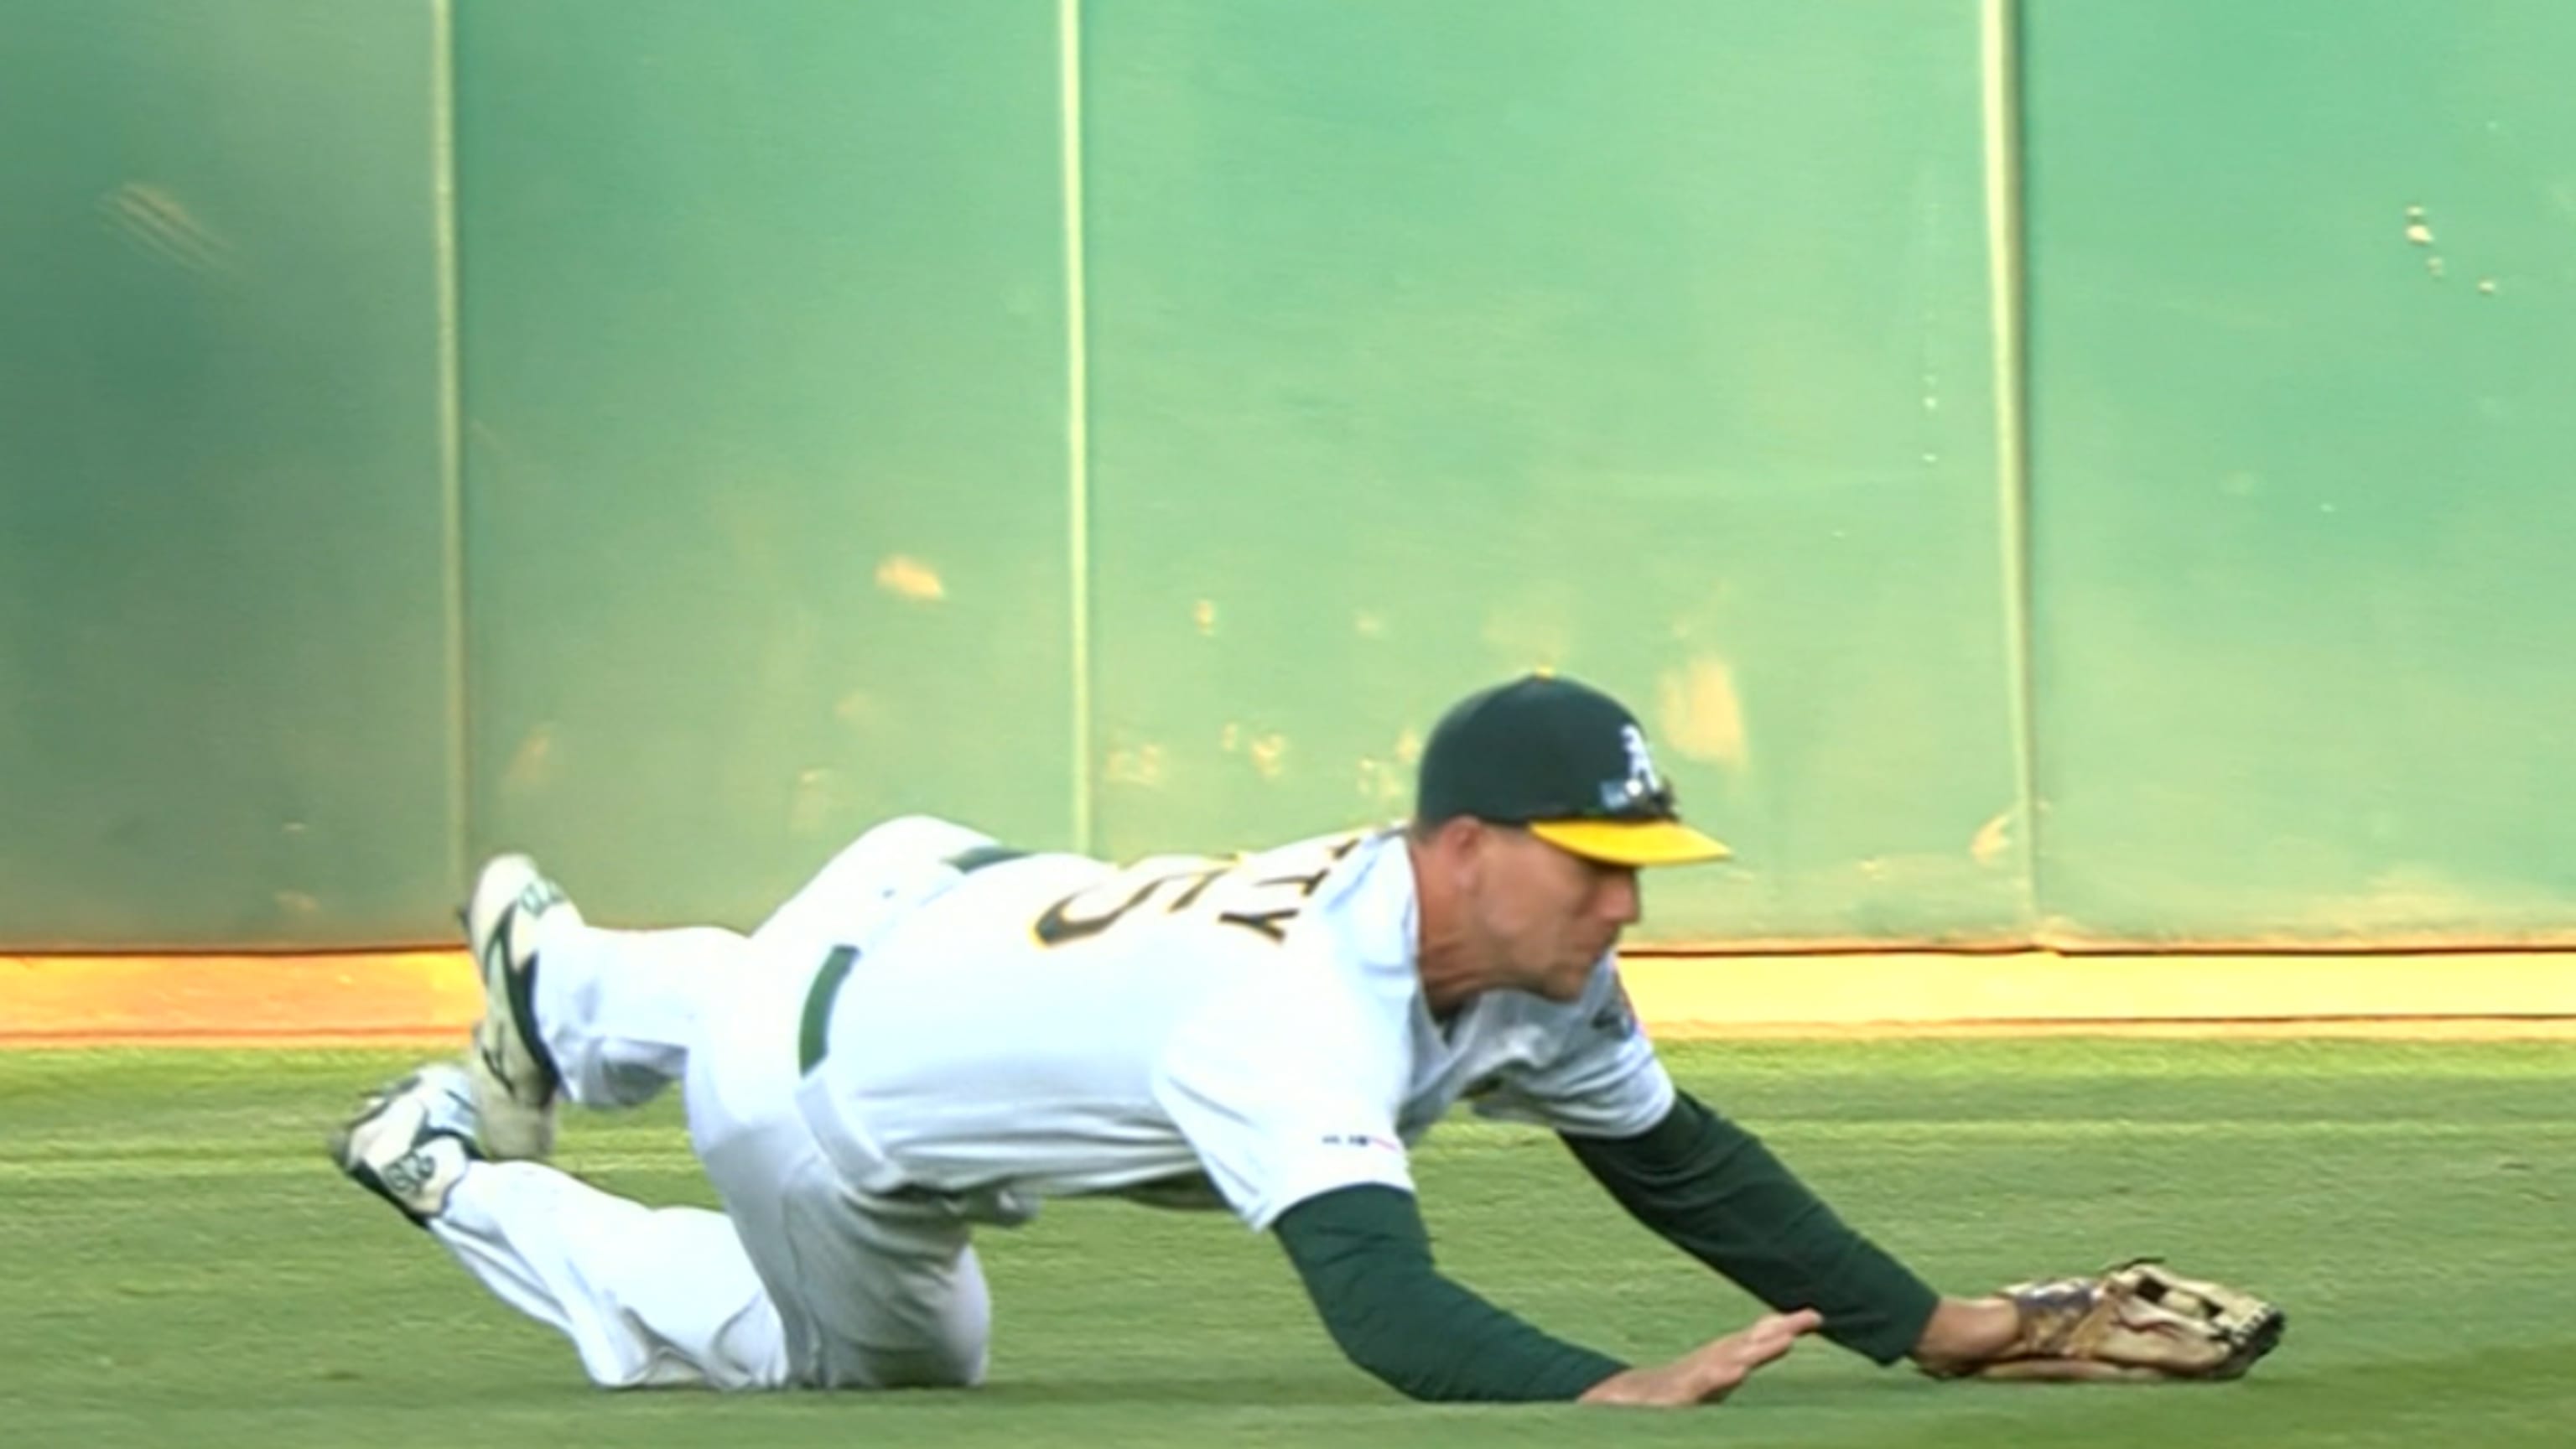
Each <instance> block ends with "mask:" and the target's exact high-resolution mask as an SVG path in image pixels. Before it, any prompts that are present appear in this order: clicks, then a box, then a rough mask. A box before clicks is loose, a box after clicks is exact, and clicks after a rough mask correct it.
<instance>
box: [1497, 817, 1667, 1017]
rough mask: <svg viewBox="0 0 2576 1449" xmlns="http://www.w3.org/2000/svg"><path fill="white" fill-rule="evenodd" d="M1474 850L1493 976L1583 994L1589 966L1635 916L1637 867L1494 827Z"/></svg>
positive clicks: (1549, 992) (1565, 994)
mask: <svg viewBox="0 0 2576 1449" xmlns="http://www.w3.org/2000/svg"><path fill="white" fill-rule="evenodd" d="M1484 844H1485V847H1486V848H1485V849H1484V851H1482V852H1481V855H1482V860H1481V862H1480V864H1481V866H1482V867H1483V868H1482V869H1481V870H1480V871H1479V873H1478V874H1479V877H1480V879H1479V882H1478V884H1479V887H1480V888H1479V889H1478V891H1477V896H1478V906H1479V911H1478V914H1479V916H1480V917H1481V918H1482V922H1483V925H1484V928H1485V935H1486V938H1487V940H1488V942H1489V943H1490V945H1491V947H1492V949H1493V950H1494V952H1495V954H1496V955H1497V957H1498V958H1499V960H1498V961H1497V963H1496V964H1497V965H1498V966H1499V967H1501V971H1500V973H1499V974H1500V975H1501V976H1502V977H1503V978H1504V979H1505V980H1507V981H1509V982H1510V983H1511V984H1513V985H1515V986H1517V987H1519V988H1520V989H1521V990H1524V991H1529V992H1532V993H1535V994H1537V995H1539V996H1544V997H1546V998H1547V999H1548V1000H1550V1001H1572V1000H1574V999H1575V998H1576V997H1578V996H1581V995H1582V994H1583V987H1584V983H1585V982H1586V981H1587V980H1588V979H1589V978H1590V977H1591V974H1592V964H1593V963H1594V962H1596V961H1598V960H1600V959H1601V956H1602V953H1604V952H1606V951H1608V950H1609V949H1610V948H1611V947H1613V946H1615V945H1617V944H1618V943H1619V933H1620V932H1621V931H1623V930H1625V929H1627V927H1628V926H1629V925H1630V924H1631V923H1633V922H1634V921H1635V920H1636V919H1637V909H1638V897H1637V872H1636V871H1635V870H1634V869H1633V868H1631V867H1628V866H1621V865H1604V864H1601V863H1600V862H1598V861H1592V860H1586V859H1584V858H1583V857H1581V856H1579V855H1574V854H1572V853H1570V852H1567V851H1564V850H1560V849H1558V848H1557V847H1555V846H1553V845H1550V844H1548V843H1547V842H1546V841H1544V840H1541V839H1539V838H1538V837H1537V836H1535V835H1532V834H1530V833H1529V832H1528V831H1526V830H1514V829H1509V828H1502V827H1496V828H1492V829H1490V830H1489V831H1488V832H1487V836H1486V839H1485V841H1484Z"/></svg>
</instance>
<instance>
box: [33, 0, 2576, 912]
mask: <svg viewBox="0 0 2576 1449" xmlns="http://www.w3.org/2000/svg"><path fill="white" fill-rule="evenodd" d="M0 20H5V22H6V25H5V34H6V35H7V37H8V39H7V40H6V41H5V42H0V122H5V123H6V126H7V134H8V135H10V136H11V137H12V138H13V141H12V144H11V145H10V146H9V147H8V148H6V149H5V150H0V338H5V341H0V574H5V576H6V579H7V586H6V588H5V589H0V821H5V823H6V829H0V946H5V947H14V948H17V949H22V950H45V949H65V948H70V949H80V948H94V949H146V948H164V947H234V948H261V947H313V948H323V947H350V946H372V945H391V944H407V943H416V942H426V941H436V940H439V939H443V938H445V937H447V936H449V935H450V934H452V927H451V924H450V915H451V912H452V910H453V907H454V902H455V899H456V897H457V895H458V893H459V892H460V890H461V889H462V882H463V876H464V872H465V871H466V869H467V868H468V867H469V865H470V863H471V862H472V861H473V860H474V859H475V858H476V857H478V856H479V855H481V854H483V853H485V852H487V851H490V850H493V849H498V848H503V847H518V848H526V849H532V850H534V851H536V852H538V853H539V854H540V856H541V857H542V858H544V859H545V860H546V861H547V862H548V863H549V864H550V865H551V866H552V867H553V868H554V869H555V870H556V871H557V873H559V874H560V875H561V876H562V877H563V878H564V879H565V881H566V883H567V884H568V885H569V886H570V887H571V888H572V889H573V890H574V892H575V893H576V895H577V896H578V897H579V898H580V899H581V900H582V902H583V904H584V906H585V907H586V908H587V909H588V911H589V912H590V914H591V915H592V916H593V917H594V918H595V919H601V920H606V921H612V922H630V923H635V924H648V923H657V922H667V921H681V920H692V919H714V920H719V921H724V922H728V923H731V924H736V925H749V924H751V923H753V922H755V921H756V920H757V919H758V918H759V916H760V914H761V913H762V912H763V911H764V909H765V908H766V907H767V906H768V905H769V904H770V903H772V902H773V901H774V900H776V899H777V898H778V897H779V896H781V895H783V894H784V893H785V892H786V891H788V890H790V889H792V888H793V887H794V886H795V885H796V884H797V883H798V882H799V881H800V880H801V879H802V878H803V877H804V876H805V875H806V874H807V873H809V872H810V871H811V870H812V869H813V868H814V867H816V866H817V865H819V864H820V863H821V861H822V860H823V859H824V858H826V857H827V856H828V855H829V854H830V852H831V851H832V850H833V849H834V848H835V847H836V846H837V845H838V844H840V843H841V842H842V841H843V840H845V839H846V838H847V837H848V836H849V835H851V834H852V833H853V832H855V831H856V830H858V829H860V828H862V827H864V826H865V825H866V824H867V823H868V822H870V821H872V820H874V819H876V818H879V817H882V816H884V815H887V814H891V813H897V812H907V811H916V810H930V811H937V812H941V813H948V814H953V815H956V816H958V817H959V818H962V819H966V820H968V821H971V822H974V823H977V824H980V825H982V826H984V827H985V828H987V829H990V830H992V831H994V832H996V833H998V834H1001V835H1003V836H1006V837H1008V838H1010V839H1012V840H1014V841H1017V842H1021V843H1025V844H1028V845H1031V846H1045V847H1053V846H1078V847H1084V848H1090V849H1096V850H1099V851H1103V852H1107V853H1111V854H1120V855H1128V854H1140V853H1146V852H1151V851H1162V850H1225V849H1232V848H1236V847H1239V846H1244V845H1250V844H1258V843H1263V842H1267V841H1270V840H1273V839H1276V838H1281V837H1285V836H1288V835H1293V834H1298V833H1305V832H1311V831H1322V830H1328V829H1333V828H1337V827H1340V826H1344V825H1348V824H1353V823H1359V822H1364V821H1368V820H1373V819H1380V818H1387V817H1392V816H1394V815H1397V814H1400V813H1401V812H1402V810H1403V808H1404V805H1405V800H1406V793H1407V789H1408V787H1409V784H1410V779H1411V771H1412V765H1413V759H1414V754H1415V752H1416V751H1417V750H1418V749H1419V747H1420V743H1421V739H1422V736H1423V735H1424V734H1425V733H1426V732H1427V731H1428V729H1429V727H1430V725H1431V722H1432V720H1433V719H1434V718H1435V717H1436V715H1437V713H1438V711H1439V709H1440V708H1441V707H1442V706H1443V705H1444V704H1445V703H1446V702H1448V701H1449V700H1451V699H1452V698H1454V697H1456V696H1457V695H1459V694H1461V693H1464V692H1465V691H1467V690H1469V689H1472V688H1474V687H1476V686H1478V685H1480V684H1482V683H1484V682H1487V681H1490V680H1492V679H1495V678H1498V677H1501V676H1504V675H1507V674H1510V673H1513V672H1516V671H1519V670H1523V669H1527V668H1531V667H1541V666H1543V667H1551V668H1555V669H1558V670H1561V671H1564V672H1567V673H1571V674H1575V675H1577V676H1580V677H1584V678H1588V679H1591V680H1593V681H1595V682H1597V683H1600V684H1602V685H1605V686H1607V687H1609V688H1611V689H1613V690H1614V691H1616V692H1618V693H1620V694H1622V695H1624V696H1626V697H1627V698H1628V699H1629V700H1630V701H1631V702H1632V703H1634V704H1635V705H1636V706H1637V707H1638V709H1639V711H1640V713H1641V714H1642V715H1644V716H1645V718H1646V720H1647V723H1648V725H1649V728H1650V730H1651V731H1652V733H1653V734H1654V735H1655V736H1656V738H1657V740H1658V741H1659V746H1660V750H1661V754H1662V760H1663V764H1664V766H1665V769H1666V772H1667V773H1668V774H1669V775H1671V776H1672V777H1673V778H1674V779H1675V780H1676V782H1677V783H1678V785H1679V788H1680V790H1681V794H1682V798H1683V802H1684V805H1685V807H1686V809H1687V810H1688V811H1689V812H1690V813H1691V814H1692V815H1693V817H1694V818H1695V819H1698V820H1699V821H1701V822H1703V823H1705V824H1706V825H1707V826H1708V827H1709V828H1711V829H1712V830H1714V831H1715V832H1717V833H1718V834H1720V835H1722V836H1723V837H1725V838H1726V839H1727V840H1728V841H1729V842H1730V843H1731V844H1733V845H1734V846H1735V848H1736V850H1737V853H1738V859H1737V860H1736V861H1735V862H1734V863H1732V864H1730V865H1728V866H1725V867H1720V868H1711V869H1703V870H1695V871H1689V872H1674V873H1670V874H1665V875H1658V876H1656V877H1655V878H1654V879H1653V880H1652V881H1651V883H1650V886H1649V896H1648V909H1649V921H1648V925H1647V926H1646V928H1645V929H1644V930H1643V931H1642V932H1641V933H1640V934H1641V935H1642V936H1643V937H1644V938H1645V939H1646V940H1648V941H1650V942H1660V943H1668V944H1685V943H1690V944H1729V945H1740V946H1752V945H1832V944H1846V943H1868V944H1874V945H1882V946H1884V945H1918V944H1919V945H2002V944H2019V943H2027V942H2033V941H2040V942H2054V943H2068V944H2138V943H2151V944H2175V945H2212V946H2215V945H2247V944H2252V945H2267V946H2271V945H2285V946H2298V945H2320V946H2322V945H2333V946H2345V947H2349V946H2353V945H2376V944H2436V943H2438V944H2446V945H2488V944H2525V945H2527V944H2534V943H2547V942H2555V941H2563V940H2569V939H2576V835H2571V833H2570V831H2569V829H2568V828H2567V827H2566V826H2564V825H2562V824H2561V823H2560V822H2559V820H2558V818H2557V816H2558V812H2557V810H2556V806H2555V797H2556V796H2557V795H2558V794H2560V793H2564V792H2565V791H2566V790H2567V788H2568V787H2570V786H2576V763H2571V762H2570V760H2569V758H2568V756H2567V753H2566V752H2564V751H2561V750H2558V749H2555V748H2553V746H2554V744H2555V735H2556V732H2557V724H2558V722H2559V721H2560V720H2562V719H2566V718H2569V717H2571V716H2576V670H2571V669H2569V668H2568V667H2566V666H2565V665H2564V664H2563V663H2562V661H2563V660H2564V659H2565V658H2567V657H2568V656H2569V655H2570V654H2571V652H2576V583H2571V582H2570V581H2569V576H2568V575H2567V574H2566V573H2565V572H2564V566H2563V563H2562V558H2561V555H2562V554H2564V553H2566V552H2567V551H2568V546H2569V543H2570V542H2571V541H2576V492H2571V487H2576V402H2571V401H2570V399H2576V162H2571V161H2570V160H2569V158H2570V157H2576V89H2571V88H2570V87H2569V86H2567V85H2566V84H2565V83H2564V77H2565V76H2566V75H2568V74H2570V73H2576V8H2569V7H2566V6H2562V5H2557V4H2552V3H2549V0H2518V3H2516V0H2271V3H2267V4H2263V5H2244V4H2224V3H2219V0H2018V3H2005V0H1990V3H1979V0H1848V3H1838V4H1831V5H1806V6H1783V5H1776V4H1756V3H1751V0H1589V3H1580V0H1389V3H1359V0H937V3H933V0H749V3H743V4H737V5H730V6H719V5H716V4H714V3H711V0H225V3H223V4H220V5H213V4H197V3H183V0H0Z"/></svg>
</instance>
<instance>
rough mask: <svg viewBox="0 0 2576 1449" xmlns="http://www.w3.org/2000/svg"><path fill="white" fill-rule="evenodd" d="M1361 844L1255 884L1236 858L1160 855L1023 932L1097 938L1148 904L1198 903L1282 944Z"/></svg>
mask: <svg viewBox="0 0 2576 1449" xmlns="http://www.w3.org/2000/svg"><path fill="white" fill-rule="evenodd" d="M1365 839H1367V837H1366V836H1362V835H1353V836H1347V837H1344V838H1342V839H1338V840H1334V841H1331V842H1329V843H1328V844H1327V846H1326V848H1325V849H1324V850H1323V852H1322V855H1321V858H1320V861H1319V863H1318V864H1317V865H1316V868H1315V869H1314V870H1312V871H1307V872H1297V873H1291V874H1285V875H1281V874H1269V875H1264V876H1261V877H1258V878H1255V877H1252V876H1250V875H1249V874H1248V873H1247V871H1246V865H1247V864H1248V863H1247V862H1245V861H1242V860H1224V861H1220V860H1212V859H1207V858H1204V857H1182V858H1175V857H1172V856H1163V857H1160V858H1158V859H1155V860H1150V861H1145V862H1142V863H1140V864H1138V865H1135V866H1132V867H1130V868H1128V869H1127V870H1123V871H1120V872H1119V873H1118V874H1117V875H1114V876H1112V877H1110V878H1109V879H1107V880H1105V881H1102V882H1100V883H1099V884H1098V885H1094V886H1089V887H1086V888H1084V889H1082V890H1079V891H1076V892H1074V893H1073V894H1072V895H1069V896H1066V897H1065V898H1064V899H1063V900H1060V901H1057V902H1056V903H1055V904H1054V905H1051V906H1049V907H1047V908H1046V909H1045V910H1044V911H1042V912H1040V913H1039V915H1038V918H1037V920H1036V922H1035V923H1034V924H1032V925H1031V927H1030V931H1031V934H1033V935H1035V936H1036V937H1037V940H1038V944H1040V945H1042V946H1062V945H1066V944H1068V943H1070V942H1074V941H1080V940H1083V939H1086V938H1088V937H1091V936H1097V935H1099V934H1100V933H1101V932H1103V931H1106V930H1108V929H1109V928H1111V927H1112V926H1115V925H1117V924H1118V923H1119V922H1120V921H1123V920H1126V919H1127V918H1129V917H1130V916H1133V915H1135V914H1136V913H1137V912H1139V911H1142V910H1145V909H1147V908H1148V907H1149V906H1151V907H1158V908H1159V913H1160V914H1162V915H1166V916H1170V915H1178V914H1180V913H1181V912H1183V911H1187V910H1190V909H1192V908H1194V907H1199V906H1201V905H1202V904H1204V906H1205V908H1206V909H1208V910H1209V911H1211V912H1213V914H1214V916H1215V918H1216V921H1217V922H1218V924H1220V925H1227V926H1241V927H1243V928H1244V929H1245V930H1247V931H1251V932H1253V933H1255V934H1257V935H1259V936H1261V937H1263V938H1265V939H1267V940H1270V941H1274V942H1277V941H1285V940H1287V939H1288V926H1289V923H1291V922H1292V921H1294V920H1296V919H1297V914H1298V912H1300V911H1302V910H1304V909H1305V907H1306V902H1307V901H1308V900H1309V899H1310V898H1312V897H1313V896H1314V894H1315V892H1316V891H1318V890H1320V889H1322V888H1323V884H1324V880H1325V878H1326V877H1327V876H1329V875H1331V874H1332V872H1333V867H1334V866H1335V865H1337V864H1339V863H1340V862H1341V860H1342V857H1344V856H1346V855H1349V854H1350V853H1351V852H1352V851H1354V850H1357V849H1358V848H1359V846H1360V842H1361V841H1363V840H1365ZM1308 859H1316V857H1311V856H1310V857H1308ZM1263 863H1264V865H1265V866H1268V867H1276V866H1277V865H1279V864H1280V862H1279V861H1278V860H1277V859H1275V858H1273V857H1264V860H1263Z"/></svg>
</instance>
